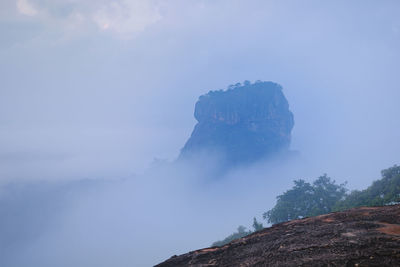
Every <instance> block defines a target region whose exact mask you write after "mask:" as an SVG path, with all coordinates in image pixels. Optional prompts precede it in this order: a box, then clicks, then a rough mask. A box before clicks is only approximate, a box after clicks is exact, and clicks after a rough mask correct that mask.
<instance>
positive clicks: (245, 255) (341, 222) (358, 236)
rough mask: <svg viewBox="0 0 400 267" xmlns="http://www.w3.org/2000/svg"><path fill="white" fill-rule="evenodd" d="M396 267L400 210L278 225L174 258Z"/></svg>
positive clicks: (187, 262) (190, 262) (176, 262)
mask: <svg viewBox="0 0 400 267" xmlns="http://www.w3.org/2000/svg"><path fill="white" fill-rule="evenodd" d="M311 265H312V266H327V265H332V266H400V205H393V206H383V207H362V208H356V209H351V210H347V211H343V212H336V213H330V214H326V215H320V216H316V217H310V218H304V219H300V220H294V221H290V222H286V223H280V224H276V225H274V226H272V227H270V228H266V229H264V230H261V231H259V232H256V233H254V234H251V235H249V236H246V237H243V238H240V239H237V240H235V241H233V242H231V243H229V244H227V245H225V246H222V247H211V248H205V249H200V250H196V251H192V252H189V253H186V254H183V255H180V256H173V257H171V258H170V259H168V260H167V261H165V262H163V263H161V264H158V265H156V266H158V267H169V266H174V267H179V266H311Z"/></svg>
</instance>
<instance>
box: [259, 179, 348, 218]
mask: <svg viewBox="0 0 400 267" xmlns="http://www.w3.org/2000/svg"><path fill="white" fill-rule="evenodd" d="M346 191H347V189H346V188H345V184H339V185H338V184H336V182H335V181H334V180H331V178H329V177H328V176H327V175H326V174H324V175H323V176H320V177H319V178H318V179H317V180H315V181H314V182H313V183H312V184H310V183H307V182H306V181H304V180H301V179H300V180H295V181H294V187H293V188H292V189H290V190H288V191H286V192H285V193H283V194H282V195H280V196H278V197H277V203H276V205H275V207H274V208H273V209H271V210H269V211H267V212H265V213H264V214H263V218H264V219H267V221H268V222H269V223H272V224H275V223H279V222H285V221H290V220H294V219H300V218H304V217H309V216H316V215H320V214H325V213H329V212H331V211H332V209H333V207H334V205H335V204H336V202H337V201H339V200H341V199H343V198H344V196H345V194H346Z"/></svg>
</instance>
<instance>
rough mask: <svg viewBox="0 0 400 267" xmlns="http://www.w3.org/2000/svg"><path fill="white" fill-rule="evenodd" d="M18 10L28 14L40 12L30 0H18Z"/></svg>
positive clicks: (32, 14)
mask: <svg viewBox="0 0 400 267" xmlns="http://www.w3.org/2000/svg"><path fill="white" fill-rule="evenodd" d="M17 9H18V12H20V13H21V14H24V15H27V16H34V15H36V14H37V13H38V11H37V9H36V8H35V7H34V6H33V5H32V4H31V3H30V2H29V1H28V0H17Z"/></svg>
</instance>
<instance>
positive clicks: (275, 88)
mask: <svg viewBox="0 0 400 267" xmlns="http://www.w3.org/2000/svg"><path fill="white" fill-rule="evenodd" d="M194 117H195V118H196V120H197V121H198V123H197V124H196V126H195V127H194V130H193V132H192V134H191V136H190V138H189V140H188V141H187V142H186V144H185V146H184V147H183V148H182V150H181V154H180V158H191V157H195V156H197V155H201V154H208V153H210V152H215V153H218V154H219V155H220V156H221V157H222V158H223V159H224V160H226V162H228V163H233V164H237V163H246V162H252V161H255V160H258V159H261V158H265V157H269V156H272V155H277V154H279V153H285V152H287V151H288V149H289V145H290V140H291V131H292V128H293V125H294V119H293V114H292V112H291V111H290V110H289V104H288V101H287V100H286V98H285V96H284V94H283V92H282V87H281V86H280V85H279V84H277V83H273V82H256V83H253V84H252V83H250V82H245V83H244V84H243V85H242V84H236V85H234V86H230V87H228V89H227V90H225V91H224V90H219V91H210V92H209V93H207V94H205V95H202V96H200V98H199V100H198V101H197V103H196V106H195V111H194Z"/></svg>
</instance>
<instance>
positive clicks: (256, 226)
mask: <svg viewBox="0 0 400 267" xmlns="http://www.w3.org/2000/svg"><path fill="white" fill-rule="evenodd" d="M253 229H254V232H258V231H260V230H262V229H264V226H263V224H262V223H259V222H258V221H257V219H256V217H254V218H253Z"/></svg>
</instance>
